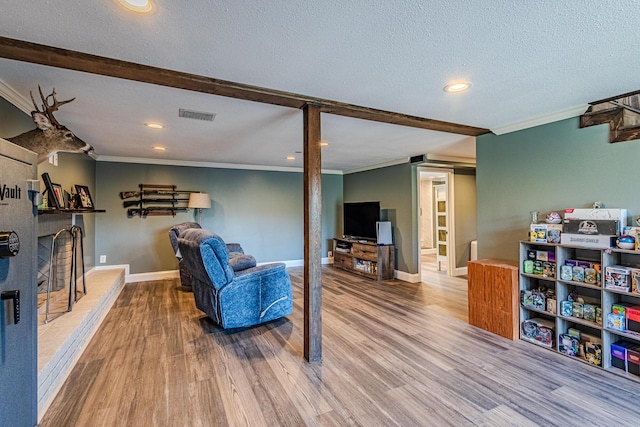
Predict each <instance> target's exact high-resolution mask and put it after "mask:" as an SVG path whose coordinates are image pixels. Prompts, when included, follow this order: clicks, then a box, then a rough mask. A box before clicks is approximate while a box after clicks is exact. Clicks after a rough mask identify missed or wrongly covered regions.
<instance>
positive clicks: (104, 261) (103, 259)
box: [100, 255, 107, 264]
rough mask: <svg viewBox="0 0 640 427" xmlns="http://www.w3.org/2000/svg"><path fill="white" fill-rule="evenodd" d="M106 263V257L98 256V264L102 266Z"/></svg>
mask: <svg viewBox="0 0 640 427" xmlns="http://www.w3.org/2000/svg"><path fill="white" fill-rule="evenodd" d="M106 262H107V256H106V255H100V264H104V263H106Z"/></svg>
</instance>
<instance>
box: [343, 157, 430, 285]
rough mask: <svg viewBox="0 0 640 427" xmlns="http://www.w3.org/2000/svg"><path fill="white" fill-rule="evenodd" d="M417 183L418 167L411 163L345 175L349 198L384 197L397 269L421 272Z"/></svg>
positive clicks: (384, 216) (384, 215)
mask: <svg viewBox="0 0 640 427" xmlns="http://www.w3.org/2000/svg"><path fill="white" fill-rule="evenodd" d="M416 187H417V178H416V168H415V167H413V166H412V165H411V164H409V163H404V164H401V165H396V166H389V167H385V168H380V169H374V170H369V171H364V172H357V173H351V174H348V175H345V176H344V200H345V202H367V201H380V209H381V213H380V217H381V219H382V220H383V221H391V226H392V227H393V243H394V244H395V249H396V252H395V258H396V270H399V271H404V272H407V273H411V274H415V273H417V272H418V256H417V252H416V248H417V244H418V243H417V239H418V231H417V230H418V218H417V211H418V208H417V188H416ZM337 234H342V229H340V230H339V233H337Z"/></svg>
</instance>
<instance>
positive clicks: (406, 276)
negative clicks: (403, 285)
mask: <svg viewBox="0 0 640 427" xmlns="http://www.w3.org/2000/svg"><path fill="white" fill-rule="evenodd" d="M394 277H395V278H396V279H398V280H402V281H403V282H409V283H420V282H421V281H422V278H421V277H420V274H418V273H415V274H414V273H407V272H404V271H400V270H395V271H394Z"/></svg>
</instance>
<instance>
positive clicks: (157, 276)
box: [94, 258, 333, 283]
mask: <svg viewBox="0 0 640 427" xmlns="http://www.w3.org/2000/svg"><path fill="white" fill-rule="evenodd" d="M274 262H283V263H285V264H286V266H287V268H288V267H303V266H304V260H302V259H295V260H290V261H270V262H260V263H258V264H257V265H265V264H273V263H274ZM322 264H333V258H322ZM114 268H124V271H125V283H133V282H151V281H154V280H164V279H178V278H180V271H178V270H165V271H150V272H147V273H134V274H131V273H129V264H122V265H101V266H96V267H94V269H95V270H111V269H114Z"/></svg>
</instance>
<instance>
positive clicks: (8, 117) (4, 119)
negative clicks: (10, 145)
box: [0, 97, 36, 139]
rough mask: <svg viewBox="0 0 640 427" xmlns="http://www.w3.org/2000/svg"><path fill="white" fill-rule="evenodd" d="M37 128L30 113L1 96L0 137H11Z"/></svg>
mask: <svg viewBox="0 0 640 427" xmlns="http://www.w3.org/2000/svg"><path fill="white" fill-rule="evenodd" d="M35 128H36V125H35V124H34V123H33V119H32V118H31V116H30V115H29V114H26V113H24V112H23V111H22V110H20V109H18V108H16V107H15V106H14V105H13V104H11V103H10V102H8V101H7V100H5V99H4V98H2V97H0V138H4V139H6V138H11V137H14V136H18V135H20V134H21V133H24V132H27V131H30V130H31V129H35Z"/></svg>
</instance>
